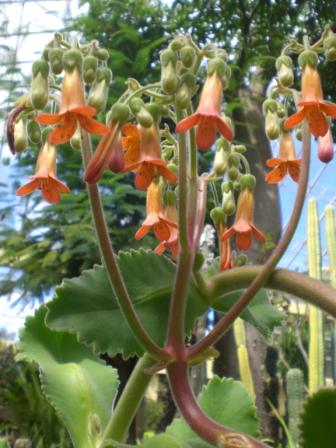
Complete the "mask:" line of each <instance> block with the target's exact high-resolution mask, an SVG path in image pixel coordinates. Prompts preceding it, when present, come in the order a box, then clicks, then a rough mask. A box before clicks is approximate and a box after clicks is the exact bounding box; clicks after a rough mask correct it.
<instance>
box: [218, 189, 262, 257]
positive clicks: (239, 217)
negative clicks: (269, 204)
mask: <svg viewBox="0 0 336 448" xmlns="http://www.w3.org/2000/svg"><path fill="white" fill-rule="evenodd" d="M253 212H254V199H253V193H252V191H251V190H249V189H248V188H246V189H244V190H243V191H242V192H241V193H240V195H239V199H238V204H237V213H236V216H235V221H234V224H233V226H232V227H230V228H229V229H228V230H226V231H225V232H224V233H223V234H222V236H221V241H225V240H227V239H228V238H231V237H232V236H233V235H236V245H237V247H238V249H240V250H248V249H249V248H250V247H251V244H252V238H253V236H255V237H256V238H257V239H258V240H259V241H261V242H262V243H264V242H265V241H266V240H265V236H264V234H263V233H262V232H261V231H260V230H258V229H257V228H256V227H255V225H254V224H253Z"/></svg>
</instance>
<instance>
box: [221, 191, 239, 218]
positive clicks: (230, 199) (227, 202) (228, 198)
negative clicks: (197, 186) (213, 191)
mask: <svg viewBox="0 0 336 448" xmlns="http://www.w3.org/2000/svg"><path fill="white" fill-rule="evenodd" d="M222 207H223V211H224V213H225V214H226V215H227V216H230V215H232V214H233V213H234V212H235V211H236V203H235V200H234V195H233V191H232V190H230V191H228V192H227V193H223V199H222Z"/></svg>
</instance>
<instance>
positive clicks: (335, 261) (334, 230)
mask: <svg viewBox="0 0 336 448" xmlns="http://www.w3.org/2000/svg"><path fill="white" fill-rule="evenodd" d="M324 213H325V228H326V240H327V250H328V258H329V273H330V281H331V285H332V286H333V287H334V288H336V218H335V207H333V206H332V205H331V204H329V205H327V206H326V208H325V211H324ZM333 345H334V354H333V358H334V368H333V373H334V384H336V325H335V323H334V331H333Z"/></svg>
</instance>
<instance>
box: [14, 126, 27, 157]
mask: <svg viewBox="0 0 336 448" xmlns="http://www.w3.org/2000/svg"><path fill="white" fill-rule="evenodd" d="M27 146H28V135H27V127H26V122H25V120H24V119H23V118H21V119H20V120H18V121H17V122H16V123H15V125H14V147H15V152H22V151H24V150H25V149H26V148H27Z"/></svg>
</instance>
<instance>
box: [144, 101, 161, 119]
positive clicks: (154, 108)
mask: <svg viewBox="0 0 336 448" xmlns="http://www.w3.org/2000/svg"><path fill="white" fill-rule="evenodd" d="M145 108H146V109H147V111H148V112H149V113H150V114H151V116H152V118H153V120H154V121H155V122H156V123H157V122H158V121H159V120H160V113H161V108H160V106H159V105H158V104H157V103H147V104H145Z"/></svg>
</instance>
